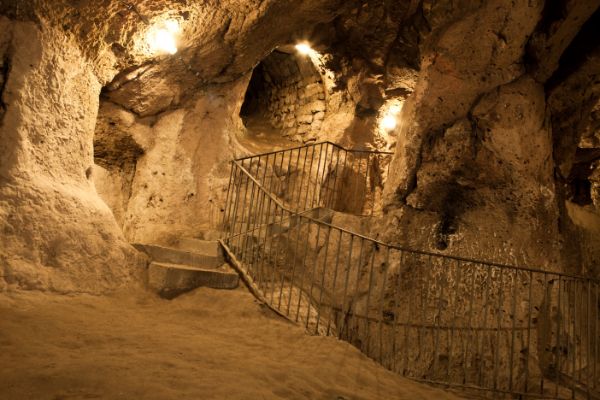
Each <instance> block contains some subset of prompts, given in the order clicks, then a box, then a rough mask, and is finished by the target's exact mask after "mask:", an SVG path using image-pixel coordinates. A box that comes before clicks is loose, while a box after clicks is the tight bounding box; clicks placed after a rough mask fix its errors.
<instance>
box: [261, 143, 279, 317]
mask: <svg viewBox="0 0 600 400" xmlns="http://www.w3.org/2000/svg"><path fill="white" fill-rule="evenodd" d="M278 155H279V153H274V156H273V162H272V163H271V164H272V167H271V170H272V171H271V179H270V180H269V185H268V187H269V193H270V194H272V193H273V182H274V181H275V177H276V175H277V172H276V170H275V167H276V165H277V156H278ZM267 161H268V158H267ZM282 161H283V155H282ZM271 207H273V217H272V219H273V222H271V216H270V215H271ZM277 208H278V206H277V203H275V202H273V200H272V199H271V198H270V197H269V218H268V220H267V225H266V226H265V257H263V259H262V260H261V264H260V266H259V267H260V268H261V269H263V270H264V269H265V268H269V260H270V259H272V251H273V240H274V236H275V232H269V230H270V229H271V230H273V229H275V224H276V221H277ZM267 247H268V249H269V250H268V252H267ZM272 269H273V273H272V274H271V280H270V283H269V285H270V289H271V302H270V304H271V305H273V293H274V290H275V271H276V269H277V258H275V260H274V262H273V265H272ZM264 295H265V299H267V298H268V288H267V289H265V291H264Z"/></svg>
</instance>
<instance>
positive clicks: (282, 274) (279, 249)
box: [272, 208, 291, 311]
mask: <svg viewBox="0 0 600 400" xmlns="http://www.w3.org/2000/svg"><path fill="white" fill-rule="evenodd" d="M285 213H286V210H285V209H284V208H281V219H280V221H279V229H280V230H281V233H280V236H284V235H285V234H287V236H288V239H289V235H290V229H291V224H290V227H289V228H288V229H287V230H286V231H285V232H284V225H283V221H284V216H285ZM288 214H289V213H288ZM289 219H290V218H289V216H288V223H290V222H289ZM278 242H279V245H278V246H277V251H276V253H275V265H276V267H275V268H274V269H273V274H274V275H275V272H276V270H277V269H279V270H280V273H281V285H280V286H279V296H278V303H277V310H279V311H281V295H282V293H283V283H284V280H285V270H284V268H285V267H284V266H281V268H279V264H278V263H279V255H280V253H281V249H282V247H283V246H284V245H285V243H287V242H284V240H283V239H282V238H280V239H279V240H278ZM285 255H286V251H285V250H284V251H283V257H285ZM276 285H277V284H276V282H274V283H273V294H275V286H276ZM272 302H274V299H273V301H272Z"/></svg>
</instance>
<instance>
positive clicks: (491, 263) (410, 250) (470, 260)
mask: <svg viewBox="0 0 600 400" xmlns="http://www.w3.org/2000/svg"><path fill="white" fill-rule="evenodd" d="M323 143H326V142H323ZM239 161H240V160H233V161H232V163H234V164H236V165H237V167H238V168H240V169H241V170H242V171H244V173H245V174H246V176H247V177H248V178H249V179H251V180H252V181H253V182H254V184H255V185H256V186H258V187H259V188H260V189H261V190H262V191H264V193H265V194H266V195H267V196H268V197H269V198H270V199H271V200H272V201H273V202H275V203H276V204H277V205H278V206H279V207H281V208H282V209H284V210H285V211H287V212H289V213H292V214H298V215H299V216H301V217H302V218H306V219H308V220H310V221H311V222H314V223H317V224H320V225H324V226H327V227H330V228H334V229H337V230H340V231H342V232H344V233H347V234H349V235H352V236H355V237H357V238H360V239H364V240H368V241H370V242H373V243H376V244H378V245H380V246H386V247H390V248H392V249H396V250H400V251H404V252H408V253H414V254H420V255H423V256H433V257H441V258H447V259H449V260H453V261H461V262H466V263H476V264H485V265H489V266H491V267H498V268H508V269H513V270H519V271H526V272H539V273H547V272H551V273H552V274H553V275H557V276H562V277H565V278H573V279H589V280H591V281H592V282H596V283H600V280H599V279H594V278H590V277H586V276H583V275H576V274H568V273H565V272H559V271H548V270H544V269H541V268H531V267H526V266H520V265H511V264H503V263H499V262H494V261H486V260H477V259H474V258H468V257H460V256H454V255H450V254H443V253H435V252H431V251H426V250H418V249H413V248H409V247H404V246H399V245H395V244H390V243H385V242H382V241H381V240H378V239H375V238H371V237H369V236H366V235H362V234H360V233H357V232H353V231H351V230H349V229H346V228H342V227H341V226H336V225H332V224H330V223H328V222H325V221H321V220H319V219H316V218H313V217H311V216H308V215H302V214H301V213H299V212H297V211H294V210H292V209H291V208H289V207H287V206H286V205H285V204H283V203H282V202H281V201H280V200H279V199H278V198H277V197H275V196H273V195H272V194H271V193H269V191H268V190H267V189H266V188H265V187H264V186H263V185H262V184H261V183H260V182H259V181H258V180H257V179H256V178H254V177H253V176H252V175H251V174H250V172H248V170H247V169H246V168H245V167H243V166H242V165H241V164H240V163H239Z"/></svg>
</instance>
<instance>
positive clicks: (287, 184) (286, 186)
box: [281, 150, 294, 204]
mask: <svg viewBox="0 0 600 400" xmlns="http://www.w3.org/2000/svg"><path fill="white" fill-rule="evenodd" d="M293 157H294V150H291V151H289V158H288V166H287V171H286V173H285V176H286V177H285V180H284V187H283V188H284V190H282V193H281V200H282V202H283V204H288V201H287V200H286V198H285V193H286V192H289V189H290V188H291V183H290V180H291V179H292V178H291V177H292V158H293Z"/></svg>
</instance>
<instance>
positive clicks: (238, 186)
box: [227, 162, 242, 251]
mask: <svg viewBox="0 0 600 400" xmlns="http://www.w3.org/2000/svg"><path fill="white" fill-rule="evenodd" d="M231 168H232V169H234V168H235V172H234V180H235V182H237V183H236V184H235V187H236V189H235V191H236V192H235V203H234V205H233V206H232V207H233V220H232V221H231V222H230V225H231V228H230V232H231V233H230V235H229V236H230V238H229V239H227V244H228V245H229V246H230V247H232V249H231V250H232V251H235V249H234V248H233V247H234V244H233V241H234V240H235V237H234V236H235V227H236V225H237V224H236V223H237V212H238V206H239V203H240V189H241V186H242V181H241V179H240V173H241V169H239V168H238V165H237V163H235V162H234V163H233V164H232V166H231ZM230 218H231V217H230Z"/></svg>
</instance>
